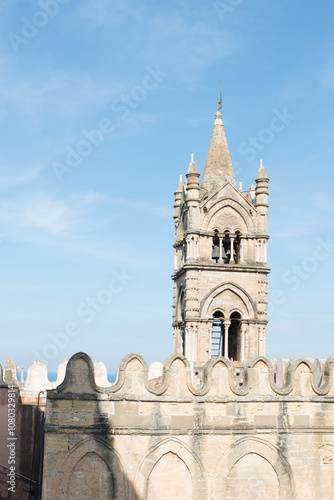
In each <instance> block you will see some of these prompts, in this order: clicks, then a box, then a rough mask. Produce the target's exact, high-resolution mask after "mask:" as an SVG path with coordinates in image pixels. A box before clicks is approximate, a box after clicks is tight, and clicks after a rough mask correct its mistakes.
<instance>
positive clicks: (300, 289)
mask: <svg viewBox="0 0 334 500" xmlns="http://www.w3.org/2000/svg"><path fill="white" fill-rule="evenodd" d="M0 14H1V15H0V24H1V38H0V49H1V53H0V90H1V100H0V127H1V155H0V169H1V170H0V173H1V175H0V189H1V197H0V224H1V227H0V241H1V243H0V254H1V290H2V308H1V310H2V314H1V339H2V350H1V359H0V362H1V363H2V364H4V362H5V358H6V356H9V357H12V358H13V359H14V360H15V361H16V363H17V364H18V365H24V366H27V365H28V364H29V363H30V362H31V361H32V360H33V359H35V358H36V357H39V358H40V359H42V360H43V361H45V362H47V364H48V366H49V369H50V370H51V371H52V370H55V368H56V367H57V365H58V363H59V362H60V361H61V360H62V359H64V358H66V357H70V356H71V355H72V354H74V353H75V352H77V351H85V352H87V353H88V354H89V355H90V356H91V357H92V358H93V359H94V360H95V359H100V360H101V361H103V362H104V363H105V364H106V365H107V367H108V371H109V372H113V371H115V369H116V367H117V365H118V363H119V362H120V360H121V359H122V357H123V356H125V355H126V354H128V353H129V352H137V353H139V354H142V355H143V356H144V358H145V359H146V360H147V361H148V362H151V361H153V360H159V361H163V360H164V359H165V358H166V357H167V356H168V355H169V354H170V353H171V352H172V327H171V314H172V308H171V305H172V281H171V279H170V275H171V273H172V271H173V249H172V244H173V239H174V227H173V219H172V215H173V192H174V191H175V188H176V185H177V182H178V179H179V175H180V174H185V173H186V171H187V168H188V164H189V161H190V154H191V153H194V155H195V160H196V163H197V166H198V169H199V171H200V172H201V173H202V171H203V167H204V163H205V157H206V154H207V150H208V146H209V141H210V136H211V131H212V126H213V120H214V113H215V111H216V109H217V94H218V81H219V79H221V80H222V90H223V120H224V124H225V130H226V135H227V139H228V143H229V148H230V152H231V157H232V162H233V164H234V168H235V172H236V179H237V182H239V181H242V182H243V186H244V188H245V189H248V188H249V186H250V185H251V184H253V183H254V179H255V177H256V173H257V170H258V168H259V163H260V158H263V161H264V166H265V167H266V169H267V173H268V176H269V177H270V209H269V232H270V235H271V239H270V245H269V265H270V267H271V269H272V272H271V274H270V277H269V281H270V285H269V291H270V293H269V310H270V314H269V321H270V323H269V326H268V335H267V355H268V357H270V358H273V357H285V358H287V357H298V356H309V357H319V358H324V357H327V356H330V355H333V354H334V345H333V344H334V342H333V334H334V327H333V305H332V297H333V291H332V286H333V282H334V245H333V243H334V223H333V216H334V200H333V181H334V179H333V177H334V174H333V157H334V123H333V104H334V50H333V49H334V32H333V20H334V5H333V4H332V2H330V1H328V0H327V1H324V2H322V4H321V7H320V6H319V4H316V3H315V2H304V1H302V0H295V1H294V2H291V1H287V0H279V1H278V0H273V1H271V2H267V1H266V0H243V1H242V0H221V1H217V2H206V1H200V0H199V1H190V0H183V1H182V0H178V1H177V2H176V1H175V2H174V1H168V2H149V1H147V0H142V1H141V2H138V1H132V0H122V1H120V0H114V1H110V0H109V1H108V0H82V1H81V2H78V1H74V0H61V1H60V0H57V1H56V0H48V1H46V0H44V1H43V0H41V1H39V2H35V1H31V0H30V1H26V0H2V2H1V5H0ZM275 117H279V121H277V119H276V118H275ZM78 151H79V153H78ZM75 152H76V153H75ZM106 290H107V291H106ZM101 303H103V305H101Z"/></svg>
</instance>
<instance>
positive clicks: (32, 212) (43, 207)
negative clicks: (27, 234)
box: [0, 195, 73, 233]
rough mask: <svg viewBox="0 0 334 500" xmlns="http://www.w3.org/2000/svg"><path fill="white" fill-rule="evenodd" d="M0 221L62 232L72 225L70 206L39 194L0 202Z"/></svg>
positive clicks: (10, 224) (15, 225)
mask: <svg viewBox="0 0 334 500" xmlns="http://www.w3.org/2000/svg"><path fill="white" fill-rule="evenodd" d="M0 223H1V224H2V225H3V226H5V227H6V226H7V227H9V228H11V229H13V228H20V227H21V228H31V229H39V230H42V231H46V232H48V233H62V232H65V231H68V230H69V229H70V228H71V227H72V225H73V212H72V209H71V207H70V206H69V205H68V204H67V203H65V202H63V201H53V200H51V199H50V198H49V197H48V196H46V195H41V196H38V197H36V198H33V199H32V200H28V201H25V202H23V203H14V202H2V203H0Z"/></svg>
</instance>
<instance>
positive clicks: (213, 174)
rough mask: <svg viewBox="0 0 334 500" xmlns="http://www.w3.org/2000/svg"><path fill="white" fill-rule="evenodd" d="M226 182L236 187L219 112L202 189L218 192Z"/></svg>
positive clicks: (218, 112) (219, 112)
mask: <svg viewBox="0 0 334 500" xmlns="http://www.w3.org/2000/svg"><path fill="white" fill-rule="evenodd" d="M226 181H228V182H230V183H231V184H233V185H234V186H236V182H235V178H234V172H233V167H232V162H231V157H230V153H229V150H228V145H227V141H226V136H225V131H224V125H223V120H222V113H221V111H217V112H216V119H215V123H214V126H213V132H212V136H211V142H210V146H209V151H208V156H207V158H206V163H205V167H204V173H203V177H202V184H201V187H202V188H204V189H207V190H208V191H218V189H219V188H221V186H222V185H223V184H224V183H225V182H226Z"/></svg>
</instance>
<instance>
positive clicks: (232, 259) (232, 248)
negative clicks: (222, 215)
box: [230, 238, 234, 264]
mask: <svg viewBox="0 0 334 500" xmlns="http://www.w3.org/2000/svg"><path fill="white" fill-rule="evenodd" d="M230 240H231V250H230V251H231V255H230V264H231V263H232V262H234V257H233V250H234V247H233V244H234V238H230Z"/></svg>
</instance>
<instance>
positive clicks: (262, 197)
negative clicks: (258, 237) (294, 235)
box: [255, 160, 269, 234]
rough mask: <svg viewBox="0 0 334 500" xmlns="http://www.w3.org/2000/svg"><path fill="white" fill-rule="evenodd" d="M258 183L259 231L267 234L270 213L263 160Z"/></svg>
mask: <svg viewBox="0 0 334 500" xmlns="http://www.w3.org/2000/svg"><path fill="white" fill-rule="evenodd" d="M255 182H256V190H255V195H256V201H255V206H256V208H257V210H258V229H259V231H260V232H261V233H263V234H267V213H268V207H269V204H268V196H269V191H268V182H269V179H268V177H267V173H266V170H265V168H264V167H263V161H262V160H261V165H260V168H259V171H258V174H257V177H256V179H255Z"/></svg>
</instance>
